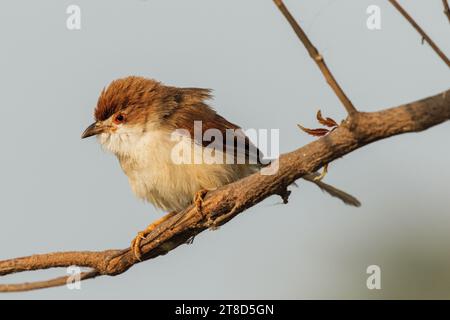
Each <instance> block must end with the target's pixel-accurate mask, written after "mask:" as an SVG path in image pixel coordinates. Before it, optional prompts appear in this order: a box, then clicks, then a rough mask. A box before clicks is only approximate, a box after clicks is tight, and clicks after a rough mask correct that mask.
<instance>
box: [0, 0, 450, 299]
mask: <svg viewBox="0 0 450 320" xmlns="http://www.w3.org/2000/svg"><path fill="white" fill-rule="evenodd" d="M400 3H401V4H402V5H404V7H405V8H406V9H407V10H408V11H409V12H410V14H411V15H412V16H413V17H414V18H416V20H417V22H418V23H419V24H420V25H422V26H423V28H424V29H425V30H426V31H427V32H428V33H429V35H430V36H431V37H432V38H433V39H434V40H435V41H436V42H437V43H438V44H439V45H440V47H441V49H442V50H443V51H444V52H446V53H447V55H448V54H450V41H449V39H450V37H449V36H448V35H449V33H450V26H449V22H448V20H447V18H446V17H445V16H444V14H443V8H442V2H441V1H438V0H434V1H429V0H408V1H400ZM71 4H76V5H78V6H79V7H80V8H81V30H72V31H71V30H68V29H67V27H66V20H67V18H68V14H66V9H67V7H68V6H69V5H71ZM373 4H374V5H378V6H379V7H380V8H381V30H375V31H374V30H369V29H368V28H367V27H366V20H367V18H368V14H366V9H367V7H368V6H369V5H373ZM286 5H287V6H288V7H289V8H290V10H291V12H292V13H293V15H294V16H295V17H296V18H297V19H298V20H299V21H300V23H301V25H302V26H303V27H304V28H305V31H306V32H307V34H308V35H309V36H310V38H311V40H312V41H313V43H314V44H315V45H316V46H317V47H318V48H319V50H320V51H321V53H322V54H323V56H324V57H325V59H326V61H327V63H328V65H329V67H330V69H331V70H332V72H333V73H334V75H335V77H336V78H337V79H338V81H339V82H340V84H341V85H342V87H343V88H344V90H345V91H346V92H347V94H348V96H349V97H350V99H351V100H352V101H353V102H354V104H355V105H356V106H357V107H358V108H359V109H360V110H363V111H375V110H379V109H382V108H386V107H391V106H397V105H399V104H402V103H406V102H410V101H414V100H417V99H420V98H424V97H427V96H430V95H434V94H436V93H438V92H441V91H443V90H446V89H448V88H449V87H450V73H449V70H448V68H447V67H446V66H445V64H444V63H443V62H442V61H441V60H440V59H439V58H438V57H437V56H436V55H435V53H434V52H433V51H432V50H431V49H430V48H429V46H428V45H426V44H425V45H422V44H421V39H420V36H419V35H418V34H417V33H416V32H415V30H414V29H413V28H412V27H411V26H410V25H409V24H408V23H407V22H406V21H405V20H404V18H403V17H401V16H400V15H399V13H398V12H397V11H396V10H395V9H394V8H393V7H392V6H391V5H390V4H389V3H388V2H387V1H384V0H370V1H366V0H340V1H338V0H304V1H295V0H290V1H289V0H287V1H286ZM1 7H2V8H1V10H0V34H1V42H2V50H1V51H0V70H1V72H0V86H1V88H2V89H1V95H0V97H1V106H0V108H1V109H0V110H1V111H2V114H1V116H2V120H3V121H2V124H1V125H0V137H1V157H0V177H1V179H0V215H1V223H0V259H8V258H12V257H16V256H24V255H30V254H33V253H44V252H49V251H58V250H103V249H110V248H124V247H127V246H128V245H129V243H130V241H131V239H132V238H133V237H134V236H135V235H136V233H137V232H138V231H140V230H141V229H143V228H144V227H145V226H147V225H148V224H149V223H150V222H151V221H153V220H155V219H156V218H157V217H159V216H161V215H162V214H163V213H162V212H160V211H157V210H156V209H154V208H153V207H152V206H151V205H149V204H145V203H143V202H141V201H139V200H137V199H136V198H135V197H134V196H133V194H132V193H131V190H130V188H129V186H128V182H127V179H126V177H125V175H124V174H123V173H122V171H121V170H120V168H119V164H118V162H117V160H116V159H115V157H114V156H112V155H110V154H107V153H105V152H103V151H102V150H101V148H100V146H99V145H98V144H97V143H96V141H95V139H90V140H83V141H82V140H81V139H80V134H81V132H82V131H83V130H84V129H85V127H86V126H87V125H89V124H90V123H91V122H92V119H93V116H92V113H93V108H94V107H95V104H96V101H97V97H98V95H99V92H100V91H101V89H102V88H103V87H104V86H106V85H107V84H108V83H109V82H110V81H111V80H113V79H115V78H118V77H123V76H127V75H141V76H145V77H151V78H156V79H158V80H160V81H162V82H164V83H166V84H170V85H175V86H197V87H207V88H213V89H214V94H215V100H214V102H213V105H214V107H215V108H216V109H217V110H218V111H219V112H220V113H221V114H222V115H223V116H225V117H226V118H228V119H229V120H230V121H232V122H236V123H239V124H240V125H241V126H242V127H244V128H278V129H280V138H281V152H287V151H291V150H293V149H295V148H298V147H300V146H302V145H304V144H307V143H308V142H310V141H312V140H313V138H312V137H309V136H307V135H305V134H304V133H302V132H300V131H299V130H298V128H297V123H301V124H303V125H304V126H309V127H314V126H315V125H316V121H315V113H316V111H317V110H318V109H319V108H320V109H322V112H323V113H324V115H326V116H330V117H333V118H335V119H336V120H340V119H342V118H343V117H345V113H344V109H343V108H342V107H341V105H340V103H339V101H338V100H337V98H336V97H335V96H334V94H333V92H332V91H331V89H329V87H328V86H327V85H326V83H325V81H324V79H323V77H322V75H321V74H320V72H319V70H318V69H317V67H316V66H315V65H314V63H313V61H312V60H311V59H310V57H309V56H308V55H307V53H306V50H305V49H304V47H303V45H302V44H301V43H300V42H299V41H298V40H297V38H296V37H295V35H294V33H293V32H292V30H291V28H290V27H289V25H288V24H287V22H286V21H285V19H284V18H283V17H282V15H281V14H280V12H279V11H278V10H277V8H276V7H275V5H274V4H273V3H272V1H270V0H266V1H261V0H247V1H238V0H228V1H210V0H191V1H181V0H178V1H176V0H172V1H163V0H147V1H142V0H141V1H136V0H134V1H118V0H97V1H88V0H72V1H61V0H46V1H39V2H38V1H31V0H28V1H12V0H9V1H3V2H2V5H1ZM449 137H450V123H444V124H443V125H440V126H437V127H434V128H432V129H430V130H428V131H426V132H423V133H420V134H406V135H402V136H397V137H394V138H391V139H387V140H384V141H380V142H377V143H375V144H373V145H369V146H367V147H365V148H363V149H360V150H357V151H356V152H353V153H351V154H349V155H347V156H346V157H344V158H343V159H339V160H338V161H335V162H333V163H332V164H331V166H330V172H329V174H328V176H327V177H326V181H327V182H328V183H331V184H335V185H336V186H338V187H340V188H343V189H345V190H347V191H349V192H350V193H352V194H354V195H356V196H357V197H358V198H359V199H360V200H361V201H362V203H363V205H362V207H361V208H352V207H348V206H345V205H343V204H342V203H341V202H339V201H338V200H336V199H334V198H331V197H329V196H327V195H325V194H323V193H322V192H321V191H319V190H318V189H317V188H316V187H315V186H313V185H311V184H306V183H303V182H301V183H300V184H299V188H293V194H292V196H291V198H290V202H289V204H287V205H281V204H280V199H279V198H277V197H271V198H269V199H267V200H266V201H264V202H263V203H261V204H259V205H257V206H255V207H253V208H251V209H250V210H247V211H246V212H245V213H243V214H241V215H239V216H238V217H237V218H236V219H234V220H232V221H231V222H229V223H227V224H226V225H225V226H223V227H222V228H220V229H219V231H207V232H204V233H202V234H200V235H199V236H197V237H196V239H195V241H194V243H193V244H192V245H185V246H182V247H179V248H178V249H176V250H175V251H172V252H170V253H169V254H167V255H166V256H163V257H159V258H157V259H155V260H151V261H148V262H146V263H142V264H139V265H137V266H135V267H133V268H132V269H130V270H129V271H128V272H126V273H125V274H123V275H121V276H118V277H113V278H110V277H101V278H98V279H95V280H89V281H86V282H83V283H82V287H81V290H68V289H67V288H66V287H61V288H53V289H46V290H41V291H35V292H27V293H17V294H7V295H6V294H2V295H0V299H10V298H26V299H28V298H39V299H47V298H59V299H91V298H112V299H116V298H124V299H127V298H130V299H131V298H134V299H189V298H191V299H200V298H201V299H208V298H209V299H219V298H221V299H228V298H230V299H241V298H247V299H252V298H256V299H263V298H265V299H304V298H312V299H315V298H325V299H333V298H342V299H351V298H368V299H380V298H401V299H410V298H425V299H426V298H445V299H448V298H450V232H449V231H450V209H449V208H450V191H449V188H450V182H449V181H450V170H449V167H448V164H449V161H450V145H449ZM370 265H378V266H380V268H381V290H368V289H367V286H366V279H367V277H368V276H369V275H368V274H367V273H366V269H367V267H368V266H370ZM63 274H65V270H64V269H61V270H53V271H46V272H35V273H30V274H19V275H14V276H9V277H4V278H0V282H1V283H13V282H21V281H30V280H36V279H45V278H47V277H50V276H59V275H63Z"/></svg>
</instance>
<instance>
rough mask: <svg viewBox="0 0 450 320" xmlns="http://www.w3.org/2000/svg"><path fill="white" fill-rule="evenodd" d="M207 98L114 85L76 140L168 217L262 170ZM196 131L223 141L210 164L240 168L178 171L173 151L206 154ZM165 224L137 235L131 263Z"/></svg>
mask: <svg viewBox="0 0 450 320" xmlns="http://www.w3.org/2000/svg"><path fill="white" fill-rule="evenodd" d="M210 98H211V93H210V90H208V89H199V88H177V87H172V86H165V85H163V84H161V83H160V82H158V81H155V80H152V79H147V78H143V77H135V76H130V77H126V78H123V79H118V80H115V81H113V82H112V83H111V84H110V85H109V86H108V87H107V88H105V89H103V91H102V92H101V94H100V97H99V99H98V102H97V106H96V108H95V112H94V115H95V122H94V123H93V124H91V125H90V126H89V127H88V128H87V129H86V130H85V131H84V132H83V134H82V138H87V137H90V136H97V137H98V141H99V142H100V144H101V145H102V146H103V147H104V148H105V149H106V150H108V151H110V152H112V153H113V154H115V155H116V156H117V158H118V160H119V162H120V165H121V167H122V170H123V171H124V172H125V174H126V175H127V176H128V180H129V183H130V185H131V188H132V190H133V192H134V193H135V194H136V196H137V197H139V198H141V199H144V200H146V201H148V202H150V203H152V204H153V205H154V206H155V207H158V208H161V209H163V210H166V211H170V212H171V213H172V214H173V213H174V212H177V211H180V210H182V209H184V208H186V207H187V206H188V205H190V204H191V203H193V202H196V201H197V203H198V201H201V199H202V197H203V196H204V195H205V193H206V192H207V191H208V190H214V189H216V188H218V187H220V186H223V185H225V184H228V183H231V182H233V181H236V180H239V179H241V178H243V177H246V176H248V175H250V174H252V173H255V172H257V171H258V170H259V169H260V168H262V167H264V164H263V161H262V154H261V153H260V151H259V150H258V149H257V148H256V147H255V146H254V145H253V144H252V143H251V142H250V141H249V139H248V138H247V137H245V135H244V134H243V133H242V132H241V131H240V128H239V127H238V126H237V125H235V124H233V123H231V122H229V121H227V120H226V119H225V118H223V117H222V116H220V115H219V114H217V113H216V112H215V111H214V110H213V109H212V108H211V107H210V106H209V105H208V104H207V100H208V99H210ZM195 123H200V124H201V133H202V134H204V133H205V132H207V131H208V130H209V129H213V130H216V131H215V132H219V133H222V134H223V141H215V142H222V143H223V144H222V145H223V146H224V148H223V149H218V148H216V149H214V153H213V155H214V156H217V155H218V156H219V157H218V158H219V159H220V158H222V159H225V158H226V156H227V155H229V154H230V153H232V157H231V159H233V160H236V157H237V154H239V153H241V154H244V156H245V161H244V163H242V162H237V163H236V161H232V162H231V163H230V162H227V161H223V162H222V163H220V161H217V163H206V162H205V161H204V162H200V163H198V162H195V161H194V162H193V161H191V162H189V161H188V162H182V163H180V161H179V160H180V159H176V156H178V153H177V152H175V150H177V148H178V149H180V147H181V149H183V148H184V149H183V150H188V152H187V153H188V154H187V155H186V154H185V155H183V156H184V157H186V156H187V159H191V160H192V157H190V156H193V157H194V158H195V156H196V155H197V154H198V153H202V152H205V151H208V150H209V151H211V150H210V148H211V147H210V144H211V141H205V140H203V139H201V138H200V139H199V138H198V137H196V136H195V132H194V131H195ZM230 129H233V130H235V131H236V132H238V134H237V137H234V138H233V139H231V142H230V141H229V140H230V139H225V137H226V131H227V130H230ZM239 137H241V138H242V137H244V139H243V141H244V143H240V144H239V143H236V142H237V140H239V141H242V139H238V138H239ZM225 147H226V148H225ZM230 150H231V151H230ZM183 159H186V158H183ZM216 159H217V158H216ZM317 176H318V174H317V173H311V174H310V175H306V176H305V177H304V179H305V180H308V181H311V182H313V183H315V184H317V185H318V186H319V187H320V188H321V189H322V190H324V191H326V192H328V193H329V194H331V195H333V196H335V197H338V198H340V199H341V200H343V201H344V202H345V203H347V204H350V205H354V206H359V205H360V203H359V201H358V200H357V199H355V198H354V197H352V196H351V195H348V194H347V193H345V192H343V191H340V190H338V189H336V188H334V187H332V186H329V185H327V184H325V183H323V182H321V181H319V180H317V179H315V178H316V177H317ZM170 216H171V215H170V214H168V215H166V216H165V217H163V218H161V219H159V220H157V221H155V222H154V223H152V224H151V225H149V226H148V227H147V229H146V230H144V231H142V232H139V233H138V236H137V237H136V238H135V239H134V240H133V242H132V249H133V251H134V253H135V255H136V257H137V258H138V259H140V257H141V252H140V242H141V240H142V239H144V238H145V237H146V236H147V235H148V234H149V233H150V232H151V231H152V230H154V229H155V227H156V226H157V225H158V224H159V223H161V222H162V221H164V220H165V219H167V218H168V217H170Z"/></svg>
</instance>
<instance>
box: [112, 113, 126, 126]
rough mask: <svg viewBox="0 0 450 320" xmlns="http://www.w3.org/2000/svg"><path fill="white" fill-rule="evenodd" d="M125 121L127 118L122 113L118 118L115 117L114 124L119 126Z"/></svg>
mask: <svg viewBox="0 0 450 320" xmlns="http://www.w3.org/2000/svg"><path fill="white" fill-rule="evenodd" d="M124 121H125V116H124V115H123V114H121V113H119V114H118V115H117V116H115V118H114V123H116V124H119V123H122V122H124Z"/></svg>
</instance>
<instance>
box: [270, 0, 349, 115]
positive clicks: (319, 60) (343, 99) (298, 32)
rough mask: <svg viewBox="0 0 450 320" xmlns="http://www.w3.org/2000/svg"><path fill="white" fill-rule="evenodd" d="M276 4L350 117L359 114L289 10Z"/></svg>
mask: <svg viewBox="0 0 450 320" xmlns="http://www.w3.org/2000/svg"><path fill="white" fill-rule="evenodd" d="M273 1H274V2H275V4H276V5H277V7H278V9H280V11H281V13H282V14H283V15H284V17H285V18H286V20H287V21H288V22H289V24H290V25H291V27H292V29H294V32H295V34H296V35H297V37H298V38H299V39H300V41H301V42H302V43H303V45H304V46H305V48H306V50H308V53H309V55H310V56H311V58H312V59H313V60H314V61H315V62H316V64H317V65H318V67H319V69H320V71H322V74H323V75H324V77H325V79H326V81H327V83H328V84H329V85H330V87H331V88H332V89H333V91H334V93H335V94H336V95H337V97H338V98H339V100H340V101H341V102H342V104H343V105H344V107H345V109H346V110H347V113H348V114H349V115H352V114H354V113H356V112H357V110H356V108H355V106H354V105H353V103H352V102H351V101H350V99H349V98H348V97H347V95H346V94H345V92H344V90H342V88H341V87H340V85H339V84H338V82H337V81H336V79H335V78H334V76H333V74H332V73H331V71H330V69H328V66H327V64H326V63H325V60H324V58H323V57H322V55H321V54H320V53H319V51H318V50H317V48H316V47H315V46H314V45H313V44H312V42H311V41H310V40H309V38H308V36H307V35H306V33H305V32H304V31H303V29H302V28H301V27H300V25H299V24H298V23H297V21H295V19H294V17H293V16H292V15H291V13H290V12H289V10H288V8H287V7H286V6H285V5H284V3H283V1H282V0H273Z"/></svg>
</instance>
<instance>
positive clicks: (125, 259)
mask: <svg viewBox="0 0 450 320" xmlns="http://www.w3.org/2000/svg"><path fill="white" fill-rule="evenodd" d="M447 120H450V90H447V91H445V92H443V93H441V94H438V95H436V96H433V97H430V98H426V99H423V100H420V101H416V102H413V103H409V104H405V105H402V106H399V107H396V108H391V109H386V110H382V111H378V112H371V113H356V114H355V116H354V118H353V119H352V121H344V122H343V123H342V124H341V125H340V126H339V127H338V128H337V129H336V130H334V131H333V132H331V133H330V134H328V135H326V136H325V137H323V138H321V139H318V140H315V141H313V142H311V143H309V144H307V145H306V146H304V147H301V148H299V149H297V150H296V151H293V152H290V153H287V154H284V155H282V156H281V157H280V159H279V161H278V164H279V170H278V171H277V173H276V174H274V175H261V174H259V173H255V174H253V175H251V176H249V177H247V178H245V179H242V180H239V181H236V182H234V183H232V184H229V185H226V186H224V187H222V188H219V189H218V190H216V191H213V192H211V193H208V195H207V196H206V198H205V199H204V201H203V204H202V212H201V213H199V211H198V210H197V209H196V207H195V206H190V207H189V208H186V210H184V211H182V212H179V213H177V214H176V215H175V216H173V217H171V218H170V219H168V220H167V221H165V222H164V223H163V224H161V225H159V226H158V227H157V228H156V229H155V230H154V231H153V232H152V233H151V234H150V235H149V236H148V237H147V239H145V240H144V241H143V243H142V247H141V250H142V253H143V256H142V261H145V260H149V259H152V258H155V257H158V256H160V255H163V254H166V253H168V252H169V251H171V250H174V249H175V248H177V247H178V246H179V245H181V244H184V243H187V241H188V240H189V239H191V238H192V237H194V236H195V235H197V234H198V233H200V232H202V231H204V230H207V229H215V228H216V227H218V226H220V225H223V224H225V223H226V222H228V221H229V220H231V219H233V218H234V217H236V216H237V215H238V214H239V213H241V212H243V211H244V210H246V209H248V208H250V207H252V206H254V205H256V204H257V203H259V202H261V201H263V200H264V199H266V198H267V197H269V196H271V195H278V194H282V195H283V194H284V198H285V199H284V200H285V201H287V196H288V193H286V188H287V186H289V185H290V184H292V183H293V182H294V181H296V180H297V179H299V178H301V177H303V176H305V175H307V174H309V173H310V172H314V171H316V170H318V169H320V167H322V166H323V164H324V163H330V162H332V161H333V160H335V159H338V158H341V157H342V156H344V155H346V154H349V153H351V152H352V151H354V150H356V149H358V148H361V147H363V146H365V145H367V144H369V143H372V142H374V141H377V140H381V139H385V138H388V137H391V136H395V135H399V134H403V133H407V132H419V131H423V130H426V129H428V128H430V127H433V126H435V125H438V124H440V123H442V122H444V121H447ZM280 190H282V191H283V192H280ZM137 263H140V261H138V260H136V258H135V256H134V253H133V252H131V250H130V249H129V248H127V249H124V250H109V251H101V252H88V251H84V252H59V253H50V254H41V255H34V256H30V257H24V258H17V259H11V260H5V261H0V276H2V275H8V274H13V273H18V272H23V271H30V270H40V269H49V268H55V267H69V266H72V265H76V266H80V267H89V268H91V269H93V271H91V272H88V273H84V274H83V275H82V279H83V280H86V279H91V278H94V277H97V276H101V275H109V276H115V275H118V274H121V273H123V272H125V271H127V270H128V269H129V268H131V267H132V266H133V265H135V264H137ZM66 281H67V277H61V278H56V279H53V280H49V281H42V282H37V283H25V284H10V285H0V292H13V291H26V290H33V289H38V288H48V287H54V286H61V285H64V284H65V283H66Z"/></svg>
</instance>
